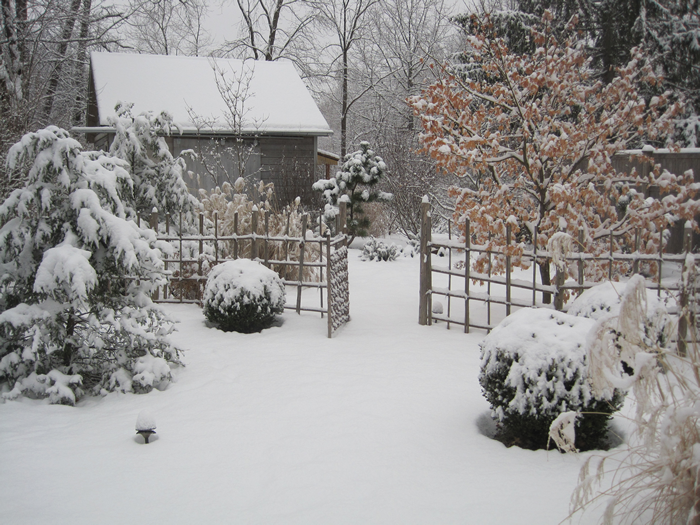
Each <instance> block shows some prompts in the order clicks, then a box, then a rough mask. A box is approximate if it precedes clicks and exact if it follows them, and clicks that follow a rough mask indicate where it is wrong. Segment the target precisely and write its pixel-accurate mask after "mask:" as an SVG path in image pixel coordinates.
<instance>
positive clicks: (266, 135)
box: [75, 52, 332, 204]
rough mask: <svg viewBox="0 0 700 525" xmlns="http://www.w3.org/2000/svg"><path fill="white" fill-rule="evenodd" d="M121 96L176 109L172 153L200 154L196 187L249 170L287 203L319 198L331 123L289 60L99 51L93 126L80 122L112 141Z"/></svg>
mask: <svg viewBox="0 0 700 525" xmlns="http://www.w3.org/2000/svg"><path fill="white" fill-rule="evenodd" d="M118 102H124V103H131V104H133V114H134V115H138V114H140V113H143V112H147V111H152V112H155V113H159V112H161V111H167V112H168V113H169V114H170V115H171V116H172V117H173V122H174V124H175V125H176V126H177V127H178V128H179V133H175V134H173V135H171V136H169V137H167V139H166V140H167V141H168V145H169V146H170V149H171V152H172V153H173V154H174V155H179V154H180V153H181V152H182V151H183V150H193V151H194V152H196V153H197V156H198V158H197V159H191V158H190V159H188V160H187V164H188V166H187V167H188V170H189V171H190V172H192V174H193V177H192V178H191V179H190V180H186V182H187V183H188V184H189V185H190V187H191V188H192V190H193V191H196V189H198V188H204V189H207V190H210V189H212V188H213V187H215V186H217V185H219V186H220V185H221V184H222V183H223V182H225V181H230V182H233V181H235V180H236V179H237V178H238V177H239V176H243V177H246V178H247V179H249V180H250V179H253V180H263V181H264V182H266V183H267V182H272V183H274V184H275V189H276V194H277V196H278V198H279V200H280V202H281V203H282V204H285V203H286V202H288V201H290V200H292V199H294V198H295V197H297V196H301V197H302V198H303V199H304V200H306V201H308V200H310V199H311V198H312V196H311V192H310V187H311V185H312V184H313V182H314V181H315V178H316V175H315V174H316V166H317V165H318V164H319V161H318V159H319V158H323V159H324V160H325V157H323V154H319V150H318V139H319V137H323V136H328V135H331V134H332V131H331V129H330V127H329V126H328V123H327V122H326V120H325V119H324V117H323V115H322V114H321V112H320V110H319V109H318V107H317V105H316V103H315V102H314V100H313V98H312V96H311V94H310V93H309V91H308V90H307V88H306V86H305V85H304V83H303V81H302V80H301V78H300V77H299V75H298V74H297V72H296V70H295V69H294V66H293V64H292V63H291V62H285V61H275V62H262V61H253V60H247V61H242V60H234V59H223V58H208V57H183V56H164V55H143V54H126V53H97V52H96V53H92V54H91V56H90V85H89V101H88V114H87V126H86V127H84V128H75V130H76V131H80V132H84V133H86V134H87V137H88V141H90V142H93V143H94V144H95V146H96V147H97V148H102V149H106V148H107V147H108V146H109V142H110V141H111V138H112V137H113V136H114V128H112V127H110V122H109V120H110V117H113V116H115V106H116V105H117V103H118ZM324 163H325V162H324Z"/></svg>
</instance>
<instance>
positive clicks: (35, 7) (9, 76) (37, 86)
mask: <svg viewBox="0 0 700 525" xmlns="http://www.w3.org/2000/svg"><path fill="white" fill-rule="evenodd" d="M0 6H1V8H2V9H1V11H0V23H1V24H2V26H1V28H0V197H2V196H3V195H5V194H6V193H7V192H8V191H9V190H11V189H13V188H14V187H16V186H17V185H18V184H21V182H22V181H19V180H10V179H9V178H8V177H10V176H11V175H10V173H9V172H7V171H6V170H5V156H6V153H7V151H8V149H9V147H10V146H11V145H12V144H14V143H15V142H16V141H17V140H19V138H20V137H21V136H22V135H23V134H24V133H26V132H27V131H30V130H33V129H36V128H38V127H41V126H45V125H47V124H55V125H58V126H63V127H69V126H70V124H71V123H80V121H81V120H82V116H81V114H82V110H83V108H84V105H85V100H86V96H85V93H86V92H87V75H86V70H87V67H86V64H87V52H88V50H89V49H90V48H91V47H94V46H102V47H104V46H108V45H110V43H115V42H116V39H115V38H112V36H111V35H112V34H113V32H114V31H113V30H114V29H115V28H116V27H118V26H119V25H120V24H121V23H122V22H123V21H124V19H125V17H126V16H127V15H128V13H125V12H123V11H121V10H119V9H116V8H115V7H114V6H113V5H112V4H110V3H103V2H97V1H95V0H1V1H0Z"/></svg>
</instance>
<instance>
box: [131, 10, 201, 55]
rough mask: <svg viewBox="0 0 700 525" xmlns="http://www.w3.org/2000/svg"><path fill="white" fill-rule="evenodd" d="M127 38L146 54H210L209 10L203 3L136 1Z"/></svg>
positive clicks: (133, 45)
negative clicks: (206, 26)
mask: <svg viewBox="0 0 700 525" xmlns="http://www.w3.org/2000/svg"><path fill="white" fill-rule="evenodd" d="M131 9H132V11H133V14H132V15H131V16H130V17H129V22H128V26H129V29H128V30H127V31H126V38H127V40H128V42H129V45H130V46H132V47H133V48H134V49H136V50H137V51H139V52H142V53H153V54H156V55H188V56H199V55H202V54H206V53H207V50H208V48H209V46H210V45H211V43H212V38H211V36H210V35H209V34H208V33H207V31H206V30H205V29H204V20H205V19H206V17H207V15H208V12H209V9H208V7H207V4H206V2H204V1H203V0H187V1H181V0H146V1H138V0H132V5H131Z"/></svg>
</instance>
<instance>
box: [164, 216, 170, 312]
mask: <svg viewBox="0 0 700 525" xmlns="http://www.w3.org/2000/svg"><path fill="white" fill-rule="evenodd" d="M170 219H171V217H170V214H169V213H166V214H165V236H166V237H170ZM168 242H169V240H168ZM164 265H165V271H166V272H167V271H168V259H167V256H166V259H165V261H164ZM168 283H170V280H168ZM169 286H170V284H166V285H164V286H163V299H167V298H168V288H169Z"/></svg>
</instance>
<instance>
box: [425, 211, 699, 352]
mask: <svg viewBox="0 0 700 525" xmlns="http://www.w3.org/2000/svg"><path fill="white" fill-rule="evenodd" d="M430 211H431V208H430V204H429V203H428V202H423V204H422V205H421V215H422V221H421V243H420V252H421V258H420V264H421V269H420V305H419V314H418V315H419V318H418V321H419V323H420V324H422V325H431V324H433V323H434V322H436V321H441V322H445V323H447V327H448V328H449V327H450V325H452V324H455V325H458V326H462V327H463V328H464V332H465V333H468V332H469V331H470V329H471V328H478V329H483V330H486V331H487V332H488V331H490V330H491V329H493V328H494V327H495V326H496V324H497V323H495V322H493V315H492V314H493V311H492V306H493V305H500V306H502V307H503V309H502V310H501V312H500V313H505V315H506V316H507V315H510V314H511V312H512V309H513V308H523V307H530V306H540V307H549V308H551V307H554V308H556V309H557V310H563V309H564V306H565V297H566V294H567V293H571V292H572V291H575V292H581V291H583V290H586V289H588V288H591V287H593V286H595V285H597V284H600V281H591V280H586V279H585V278H584V275H585V266H586V264H588V263H591V262H594V261H601V262H604V263H607V271H608V279H609V280H612V277H613V276H614V272H613V268H614V265H615V264H625V265H628V266H629V269H630V273H631V274H634V273H638V272H639V268H640V265H641V264H643V263H654V264H655V266H656V269H655V278H654V280H651V279H648V278H647V280H646V286H647V288H649V289H653V290H656V291H657V293H658V294H659V295H661V293H662V291H665V292H672V293H675V294H677V295H678V296H680V297H681V302H683V301H685V304H679V305H678V309H682V308H684V307H686V306H687V305H688V302H689V301H694V299H695V297H696V295H697V293H698V289H697V288H696V289H695V290H694V293H693V294H690V295H688V294H687V293H686V294H685V295H684V290H683V288H682V285H681V281H680V270H679V272H678V273H679V278H678V279H670V280H668V279H666V280H664V279H663V271H664V268H667V266H666V265H669V264H673V265H675V266H676V267H678V268H679V269H680V268H681V267H682V266H683V264H685V263H686V262H687V261H688V260H689V259H688V255H689V254H690V256H691V258H690V260H691V261H692V264H693V265H694V266H696V265H697V262H696V261H695V256H694V255H693V254H691V253H690V252H691V245H692V235H693V233H692V230H691V229H690V228H689V227H688V228H686V229H685V230H684V233H683V238H684V242H683V253H680V254H669V253H664V251H663V243H660V245H661V248H660V249H659V252H658V253H656V254H647V253H639V251H638V250H639V244H638V242H639V241H638V238H639V236H638V235H637V242H636V249H635V251H634V252H633V253H617V252H613V251H612V239H611V244H610V246H611V249H610V251H609V252H608V253H607V254H605V255H593V254H588V253H581V252H579V253H573V254H570V255H569V256H567V257H565V260H566V261H568V262H569V263H570V264H573V265H574V266H575V267H577V272H576V273H577V275H576V279H569V278H568V276H567V274H566V271H565V270H559V269H557V272H556V274H555V276H554V279H553V282H552V284H542V283H541V282H538V278H537V267H538V264H535V263H544V264H548V263H549V262H550V261H551V259H552V254H551V253H549V252H548V251H546V250H537V248H536V246H537V241H536V238H535V242H534V243H533V245H534V248H533V249H532V250H529V251H526V252H524V253H523V254H522V255H519V257H520V258H521V259H524V260H525V261H529V263H530V265H531V267H532V278H531V279H522V278H519V279H516V278H513V264H512V257H511V256H510V255H508V254H507V253H506V252H505V251H503V250H489V249H487V247H485V246H477V245H472V244H471V230H470V224H469V221H467V222H466V224H465V230H464V232H463V233H465V236H464V241H460V240H455V239H452V233H451V232H450V233H449V234H448V235H449V238H448V239H447V240H444V241H436V240H433V239H432V228H431V226H432V225H431V220H430ZM461 233H462V232H461ZM582 235H583V232H580V233H579V244H578V245H579V247H580V246H582V245H583V242H582ZM510 242H511V239H510V228H508V230H507V234H506V244H510ZM438 253H440V254H441V255H442V256H441V257H436V254H438ZM473 254H477V255H484V256H485V257H486V258H487V259H488V262H487V265H486V266H487V268H488V271H487V272H486V273H480V272H475V271H473V270H472V268H471V264H470V261H471V257H472V255H473ZM457 255H459V256H458V257H456V256H457ZM495 257H501V258H502V260H503V261H504V265H505V272H504V274H502V275H494V274H493V273H492V271H491V269H492V264H491V262H492V259H493V258H495ZM436 258H437V259H438V260H439V261H442V262H440V263H436ZM434 263H435V264H434ZM436 280H441V281H442V282H441V283H440V284H439V285H438V284H436V283H435V282H434V281H436ZM476 282H479V283H482V286H483V287H480V288H479V290H474V289H473V287H474V283H476ZM484 288H485V291H484ZM515 290H525V291H527V292H528V296H527V297H525V296H523V295H524V294H519V295H518V296H514V294H513V292H514V291H515ZM436 296H437V297H444V298H445V301H446V303H447V306H446V308H443V309H442V311H440V310H441V308H434V300H433V298H434V297H436ZM547 296H549V297H550V299H553V302H552V303H551V304H550V303H547V302H545V301H546V298H547ZM538 297H539V300H538ZM683 298H684V299H683ZM475 302H476V304H477V305H482V306H483V307H484V308H483V310H484V311H483V312H480V313H481V315H480V316H479V315H474V312H473V308H472V307H473V306H474V303H475ZM456 306H458V308H455V307H456ZM672 313H673V312H672ZM680 339H681V337H679V340H680Z"/></svg>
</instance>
